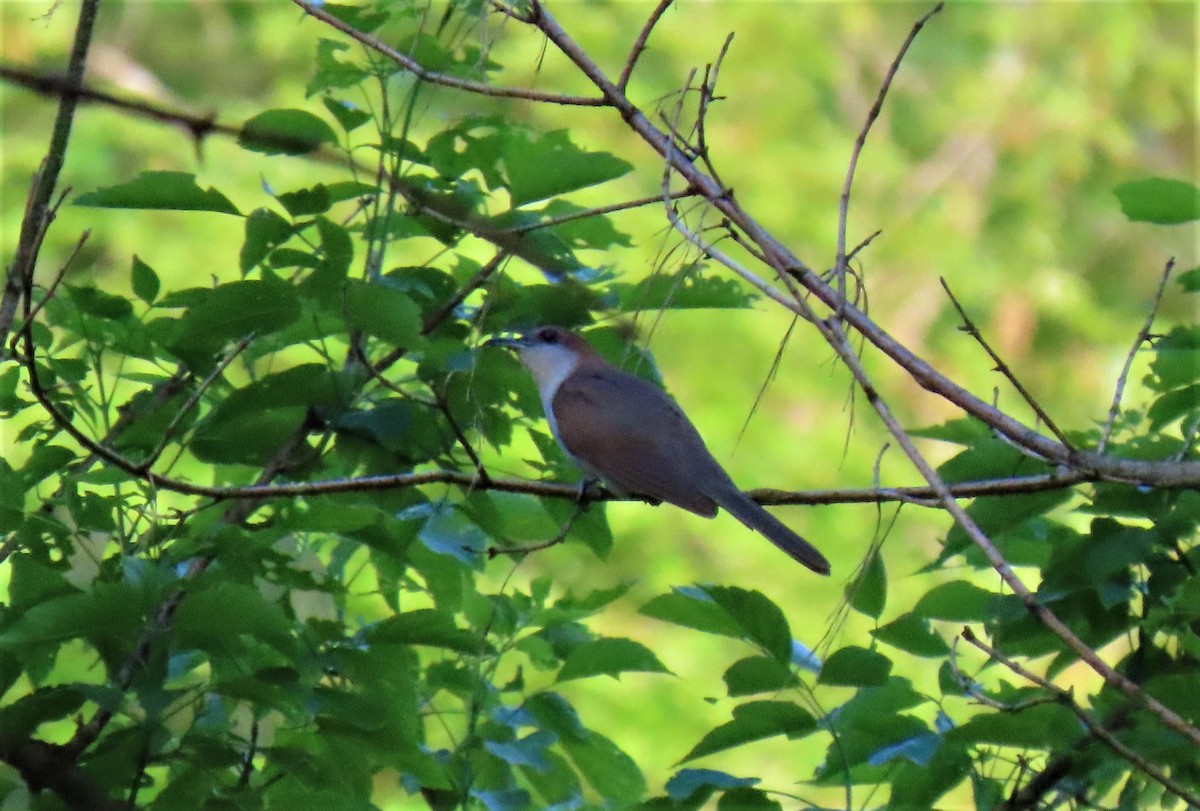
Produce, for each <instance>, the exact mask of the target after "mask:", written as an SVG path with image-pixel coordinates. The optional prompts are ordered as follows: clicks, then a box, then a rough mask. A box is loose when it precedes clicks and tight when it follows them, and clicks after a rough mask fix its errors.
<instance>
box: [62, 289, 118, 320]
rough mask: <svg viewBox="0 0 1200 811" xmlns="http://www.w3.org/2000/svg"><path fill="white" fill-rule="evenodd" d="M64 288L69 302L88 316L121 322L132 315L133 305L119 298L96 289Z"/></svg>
mask: <svg viewBox="0 0 1200 811" xmlns="http://www.w3.org/2000/svg"><path fill="white" fill-rule="evenodd" d="M65 287H66V289H67V291H68V292H69V293H70V295H71V301H73V302H74V303H75V305H76V306H78V307H79V309H80V310H82V311H83V312H85V313H87V314H88V315H94V316H96V317H97V318H105V319H108V320H110V321H122V320H124V319H126V318H128V317H129V316H131V315H133V305H132V304H130V303H129V301H128V300H127V299H125V298H123V297H121V296H115V295H113V294H112V293H107V292H105V291H103V290H101V289H99V288H98V287H76V286H74V285H65Z"/></svg>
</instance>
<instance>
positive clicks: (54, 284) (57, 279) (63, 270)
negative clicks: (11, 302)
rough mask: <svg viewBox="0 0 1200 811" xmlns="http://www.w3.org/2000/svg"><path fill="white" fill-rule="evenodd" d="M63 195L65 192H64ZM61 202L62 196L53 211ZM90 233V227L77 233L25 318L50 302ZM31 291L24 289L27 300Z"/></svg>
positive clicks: (28, 317) (31, 318)
mask: <svg viewBox="0 0 1200 811" xmlns="http://www.w3.org/2000/svg"><path fill="white" fill-rule="evenodd" d="M64 195H65V192H64ZM62 202H63V198H62V197H60V198H59V201H58V204H57V205H55V206H54V210H55V211H57V210H58V206H60V205H62ZM91 235H92V230H91V229H90V228H89V229H86V230H84V232H83V233H82V234H80V235H79V239H78V240H76V242H75V247H74V248H72V249H71V255H70V256H68V257H67V259H66V261H65V262H63V263H62V265H60V266H59V268H58V272H57V273H55V274H54V278H53V279H51V280H50V284H49V286H48V287H47V288H46V294H45V295H44V296H42V297H41V298H40V299H39V300H38V302H37V304H34V305H33V308H32V309H30V310H29V311H28V313H26V314H25V316H24V317H25V318H26V319H28V320H30V321H32V320H33V319H35V318H37V316H38V313H40V312H41V311H42V309H43V308H44V307H45V306H46V305H47V304H48V303H49V302H50V300H51V299H52V298H54V296H55V295H56V294H57V293H58V286H59V285H60V284H62V280H63V279H64V278H65V277H66V275H67V271H68V270H70V268H71V265H73V264H74V263H75V259H76V257H78V256H79V252H80V251H81V250H83V245H84V243H85V242H87V241H88V237H90V236H91ZM32 292H33V291H32V289H29V290H26V293H25V295H26V299H27V300H28V298H29V296H30V295H31V294H32ZM27 303H28V301H27Z"/></svg>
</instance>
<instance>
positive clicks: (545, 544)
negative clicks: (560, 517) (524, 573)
mask: <svg viewBox="0 0 1200 811" xmlns="http://www.w3.org/2000/svg"><path fill="white" fill-rule="evenodd" d="M576 494H577V495H578V488H576ZM587 508H588V502H585V501H582V500H579V501H577V502H576V504H575V511H574V512H573V513H571V517H570V518H568V519H567V522H566V523H565V524H563V525H562V527H561V528H560V529H559V530H558V532H557V533H555V535H554V537H552V538H550V539H549V540H545V541H538V542H537V543H531V544H527V545H524V546H489V547H488V550H487V556H488V560H491V559H492V558H496V557H499V556H500V555H527V554H529V553H530V552H539V551H541V550H543V549H549V548H550V547H552V546H557V545H558V544H560V543H562V542H563V541H565V540H566V538H567V533H569V532H570V531H571V527H573V526H575V522H576V521H578V520H579V517H580V516H581V515H583V514H584V513H585V512H586V511H587Z"/></svg>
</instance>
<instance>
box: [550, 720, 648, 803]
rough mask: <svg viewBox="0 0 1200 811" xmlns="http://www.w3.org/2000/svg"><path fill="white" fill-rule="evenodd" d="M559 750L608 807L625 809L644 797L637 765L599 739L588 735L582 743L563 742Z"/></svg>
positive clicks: (586, 734) (643, 787) (607, 741)
mask: <svg viewBox="0 0 1200 811" xmlns="http://www.w3.org/2000/svg"><path fill="white" fill-rule="evenodd" d="M561 746H562V749H563V751H564V752H566V753H567V756H568V757H569V758H570V759H571V762H572V763H574V764H575V768H576V769H578V770H579V773H580V774H582V775H583V778H584V779H585V780H587V782H588V784H589V785H591V787H592V788H593V789H595V790H596V792H597V793H599V794H600V796H601V797H604V798H605V800H606V801H607V803H608V804H610V805H614V806H615V807H623V806H628V805H630V804H632V803H634V802H636V801H638V800H640V799H641V798H642V795H643V794H645V793H646V778H645V777H644V776H643V775H642V772H641V770H640V769H639V768H638V766H637V763H635V762H634V760H633V758H631V757H629V755H627V754H625V753H624V752H623V751H621V749H620V748H619V747H618V746H617V745H616V744H614V743H613V742H612V741H610V740H609V739H608V738H606V737H604V736H603V735H600V734H599V733H596V732H591V731H588V732H586V733H585V735H584V736H583V739H582V740H580V739H577V738H564V739H563V740H562V743H561Z"/></svg>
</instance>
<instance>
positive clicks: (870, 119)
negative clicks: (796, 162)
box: [834, 3, 946, 317]
mask: <svg viewBox="0 0 1200 811" xmlns="http://www.w3.org/2000/svg"><path fill="white" fill-rule="evenodd" d="M945 5H946V4H945V3H938V4H937V5H936V6H934V7H933V8H932V9H931V10H930V11H928V12H927V13H926V14H925V16H924V17H922V18H921V19H919V20H917V22H916V24H915V25H914V26H913V27H912V30H910V31H909V32H908V36H907V37H906V38H905V40H904V44H903V45H901V46H900V51H899V52H898V53H897V54H896V58H895V59H893V60H892V64H891V67H889V68H888V70H887V73H885V74H884V76H883V82H881V83H880V85H879V92H878V93H877V94H876V95H875V103H874V104H872V105H871V109H870V110H869V111H868V112H867V120H866V121H864V122H863V125H862V129H860V130H859V131H858V137H856V138H855V139H854V148H853V149H852V150H851V151H850V161H849V163H848V164H847V166H846V180H845V182H844V183H843V184H842V196H841V200H840V201H839V203H838V233H837V260H836V262H835V263H834V268H835V269H836V271H837V276H838V294H839V295H840V296H841V298H842V300H843V301H845V299H846V279H845V270H846V261H847V257H846V227H847V221H848V220H849V218H850V189H851V187H852V186H853V185H854V172H855V171H856V170H857V168H858V159H859V156H860V155H862V151H863V147H864V146H866V143H867V135H868V134H869V133H870V132H871V127H873V126H874V125H875V120H876V119H877V118H879V113H880V112H881V111H882V110H883V101H884V99H885V98H887V94H888V90H889V89H890V88H891V86H892V80H893V79H894V78H895V77H896V72H897V71H899V70H900V63H901V62H903V61H904V56H905V54H907V53H908V49H909V47H910V46H911V45H912V44H913V41H914V40H915V39H916V38H917V34H919V33H921V29H922V28H924V27H925V24H926V23H928V22H929V20H930V19H931V18H932V17H933V15H935V14H937V13H938V12H940V11H941V10H942V9H943V8H945ZM856 250H857V249H856ZM838 316H839V317H840V316H841V312H840V311H839V312H838Z"/></svg>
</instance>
